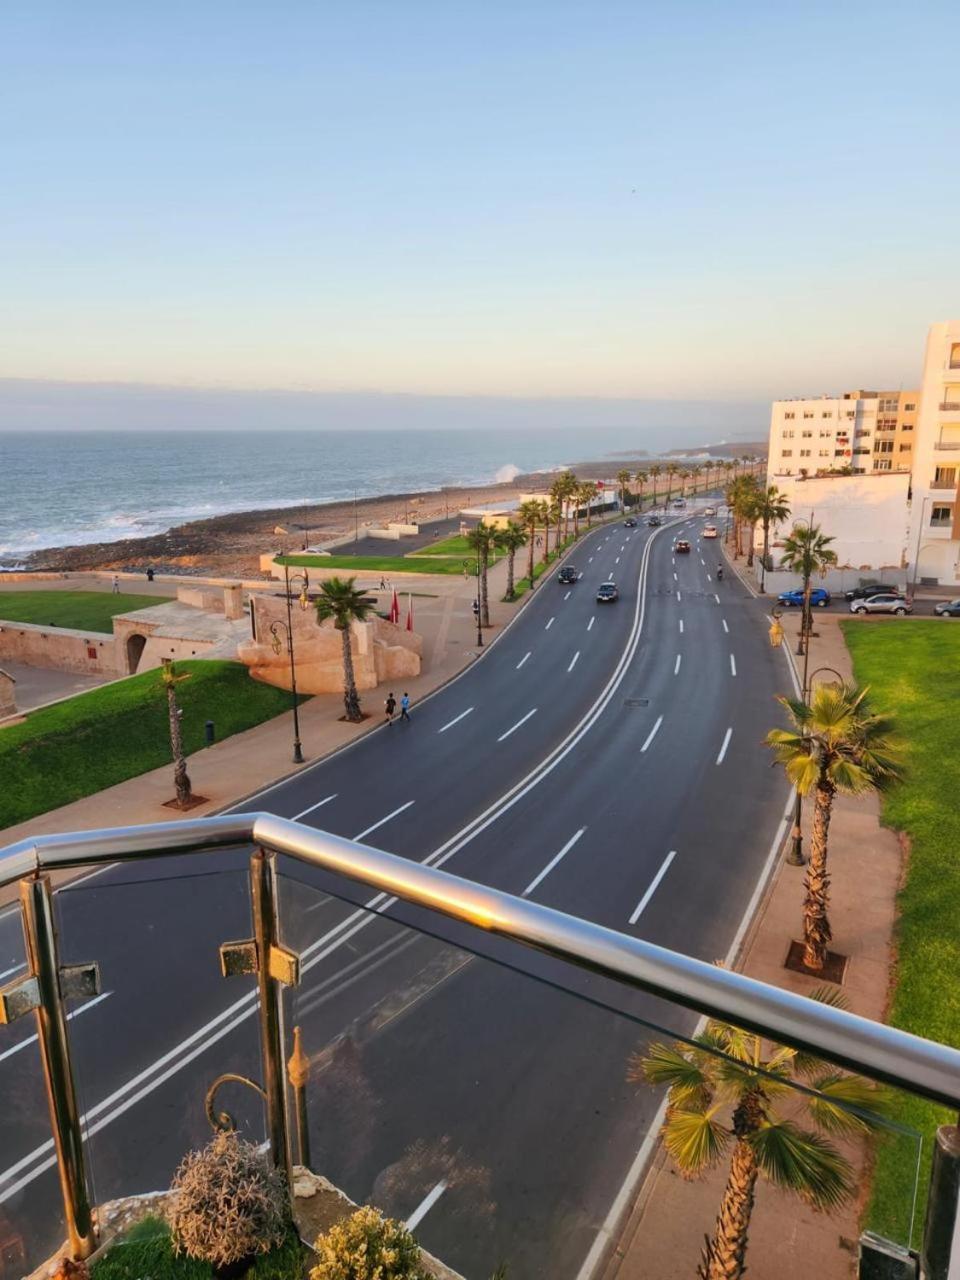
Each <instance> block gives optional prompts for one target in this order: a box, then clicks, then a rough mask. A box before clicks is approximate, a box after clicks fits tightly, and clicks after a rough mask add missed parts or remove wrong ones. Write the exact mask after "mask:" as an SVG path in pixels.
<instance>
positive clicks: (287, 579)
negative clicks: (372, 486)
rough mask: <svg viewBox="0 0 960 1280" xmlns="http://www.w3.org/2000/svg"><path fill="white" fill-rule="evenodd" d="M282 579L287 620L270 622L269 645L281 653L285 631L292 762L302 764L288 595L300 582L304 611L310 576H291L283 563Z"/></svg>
mask: <svg viewBox="0 0 960 1280" xmlns="http://www.w3.org/2000/svg"><path fill="white" fill-rule="evenodd" d="M283 580H284V587H285V591H284V594H285V596H286V600H287V620H286V622H281V621H280V620H279V619H278V620H277V621H276V622H271V623H270V635H271V636H272V640H271V642H270V647H271V648H272V649H273V652H274V653H282V652H283V640H282V639H281V635H282V633H284V632H286V637H287V657H288V658H289V660H290V692H291V693H292V695H293V763H294V764H303V748H302V747H301V745H300V709H299V707H298V706H297V664H296V661H295V659H294V653H293V599H292V597H291V595H290V587H291V585H296V583H298V582H299V583H301V587H300V594H299V596H298V600H299V603H300V608H301V610H303V611H304V612H306V610H307V609H308V608H309V606H310V597H309V595H308V594H307V593H308V590H309V587H310V578H309V575H308V574H307V572H306V570H304V572H303V573H295V574H294V575H293V577H291V576H290V566H289V565H287V564H285V565H284V566H283Z"/></svg>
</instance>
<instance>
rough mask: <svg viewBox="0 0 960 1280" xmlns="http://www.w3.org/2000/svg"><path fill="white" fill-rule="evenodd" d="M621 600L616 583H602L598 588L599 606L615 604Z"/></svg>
mask: <svg viewBox="0 0 960 1280" xmlns="http://www.w3.org/2000/svg"><path fill="white" fill-rule="evenodd" d="M619 599H620V592H619V590H618V588H617V584H616V583H615V582H601V583H600V586H599V587H598V588H597V604H613V603H614V601H615V600H619Z"/></svg>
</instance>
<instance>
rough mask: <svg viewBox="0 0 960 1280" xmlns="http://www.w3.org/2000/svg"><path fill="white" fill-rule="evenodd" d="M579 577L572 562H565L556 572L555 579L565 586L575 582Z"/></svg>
mask: <svg viewBox="0 0 960 1280" xmlns="http://www.w3.org/2000/svg"><path fill="white" fill-rule="evenodd" d="M579 577H580V574H579V573H578V572H577V570H576V569H575V568H574V567H573V565H572V564H565V565H564V566H563V568H562V569H561V570H560V572H559V573H558V574H557V581H558V582H562V583H563V584H564V585H565V586H567V587H569V586H571V585H572V584H573V583H574V582H576V581H577V579H578V578H579Z"/></svg>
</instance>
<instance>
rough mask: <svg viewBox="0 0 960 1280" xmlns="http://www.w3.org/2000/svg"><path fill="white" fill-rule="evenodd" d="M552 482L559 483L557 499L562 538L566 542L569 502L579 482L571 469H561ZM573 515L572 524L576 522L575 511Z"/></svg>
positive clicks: (572, 498) (568, 532)
mask: <svg viewBox="0 0 960 1280" xmlns="http://www.w3.org/2000/svg"><path fill="white" fill-rule="evenodd" d="M554 483H555V484H557V485H559V488H558V490H557V501H558V502H559V503H560V504H561V506H562V507H563V540H564V542H566V541H567V539H568V538H569V536H570V504H571V503H572V502H573V500H574V497H575V495H576V492H577V488H578V486H579V484H580V482H579V480H578V479H577V477H576V476H575V475H574V473H573V472H572V471H561V472H560V475H559V476H558V477H557V479H556V481H555V482H554ZM573 515H574V524H576V511H574V513H573Z"/></svg>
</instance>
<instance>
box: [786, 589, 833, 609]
mask: <svg viewBox="0 0 960 1280" xmlns="http://www.w3.org/2000/svg"><path fill="white" fill-rule="evenodd" d="M831 598H832V597H831V595H830V592H829V591H828V590H827V589H826V587H814V588H813V590H812V591H811V592H810V603H811V604H812V605H816V607H817V608H818V609H825V608H826V607H827V605H828V604H829V603H830V600H831ZM777 604H782V605H784V606H785V607H786V608H788V609H789V608H791V607H792V606H794V605H795V606H796V607H797V608H802V606H803V588H802V587H797V588H796V590H794V591H781V592H780V594H779V595H778V596H777Z"/></svg>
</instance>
